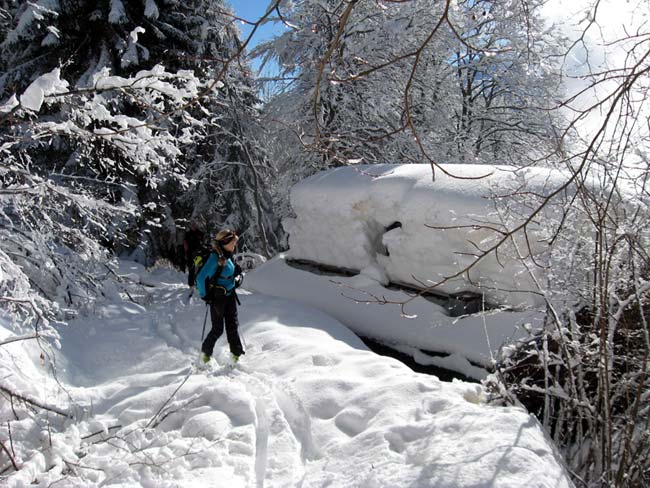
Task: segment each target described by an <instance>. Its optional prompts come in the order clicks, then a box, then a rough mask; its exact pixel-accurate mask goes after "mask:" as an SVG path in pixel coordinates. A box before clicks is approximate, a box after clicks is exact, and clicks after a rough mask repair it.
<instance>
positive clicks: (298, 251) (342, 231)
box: [283, 165, 571, 307]
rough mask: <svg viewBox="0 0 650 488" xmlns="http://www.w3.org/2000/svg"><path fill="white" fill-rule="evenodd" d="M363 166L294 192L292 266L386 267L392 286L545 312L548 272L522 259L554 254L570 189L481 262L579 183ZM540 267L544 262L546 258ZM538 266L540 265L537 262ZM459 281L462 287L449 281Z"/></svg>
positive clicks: (288, 224) (496, 170) (470, 169)
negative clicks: (539, 292) (556, 227)
mask: <svg viewBox="0 0 650 488" xmlns="http://www.w3.org/2000/svg"><path fill="white" fill-rule="evenodd" d="M443 168H444V170H445V171H447V172H448V173H450V174H452V175H454V177H452V176H450V175H449V174H445V173H444V172H443V171H441V170H439V169H438V170H436V172H435V178H434V177H433V174H432V170H431V167H430V166H428V165H373V166H368V165H359V166H354V167H342V168H336V169H332V170H329V171H324V172H321V173H318V174H316V175H314V176H311V177H309V178H307V179H305V180H303V181H301V182H299V183H298V184H296V185H295V186H294V187H293V188H292V190H291V206H292V208H293V210H294V212H295V215H296V217H295V218H290V219H286V220H285V221H284V222H283V225H284V227H285V229H286V230H287V232H288V233H289V248H290V249H289V252H288V254H287V257H288V258H289V259H299V260H308V261H313V262H316V263H321V264H325V265H331V266H336V267H340V268H347V269H350V270H355V271H360V270H363V269H377V268H378V269H379V271H380V272H381V274H385V275H386V276H387V277H388V279H389V280H390V281H391V282H394V283H403V284H407V285H412V286H416V287H418V288H423V287H427V286H431V285H433V284H436V283H440V282H442V283H441V284H440V285H439V286H437V287H436V289H435V291H437V292H441V293H447V294H449V293H456V292H461V291H462V292H465V291H470V292H480V293H483V294H484V295H485V296H486V298H487V299H488V300H489V301H491V302H493V303H496V304H501V305H509V306H512V307H519V306H526V305H536V304H539V300H540V299H539V297H537V298H536V295H535V294H533V293H529V292H528V290H531V291H536V288H535V282H534V278H540V277H541V276H540V275H541V268H539V267H537V266H535V265H532V266H528V267H526V266H524V264H523V262H522V261H521V260H520V259H517V256H518V255H519V254H521V255H526V254H527V253H528V250H529V248H530V249H531V250H532V251H533V253H536V254H540V253H542V252H543V251H544V250H545V246H546V244H545V242H544V239H545V238H548V236H549V235H550V234H551V232H552V229H553V225H552V224H553V223H554V222H556V221H559V219H560V218H561V215H562V206H561V204H562V202H563V201H565V200H566V198H569V197H570V196H571V194H570V191H571V187H570V186H569V190H568V191H567V190H564V189H562V191H560V192H559V193H558V195H557V196H556V197H555V198H554V199H553V204H552V205H548V206H547V207H546V208H545V209H544V211H543V212H540V213H539V214H538V215H537V216H536V219H535V220H534V222H532V223H531V224H530V225H528V226H527V227H526V230H527V231H528V239H526V236H525V235H524V234H523V233H519V234H517V238H516V239H515V240H514V241H507V242H506V243H505V245H504V246H503V247H501V248H500V249H499V253H498V257H497V255H496V254H494V253H491V254H489V255H488V256H486V257H484V258H483V259H481V260H480V262H478V263H476V265H474V266H473V267H471V269H469V272H468V273H464V274H461V275H459V276H455V275H456V274H457V273H459V272H460V271H462V270H463V269H465V268H467V267H468V266H470V265H472V263H473V262H474V261H475V260H476V259H477V257H476V256H477V254H480V251H479V249H482V250H487V249H489V248H490V247H492V246H493V245H495V244H496V243H497V242H498V241H499V240H500V239H502V238H503V234H502V231H504V230H506V229H513V228H516V227H517V226H519V225H521V223H523V222H524V218H525V217H526V216H528V215H530V213H531V212H532V210H533V209H534V208H535V207H536V205H537V203H538V202H539V201H540V199H541V198H543V197H544V196H546V195H550V194H551V193H555V192H556V191H557V190H558V189H561V188H562V187H563V185H565V183H566V182H567V180H568V178H569V175H568V174H566V173H562V172H559V171H555V170H550V169H546V168H525V169H518V170H517V169H516V168H514V167H509V166H488V165H443ZM538 258H539V259H544V258H543V257H542V256H538ZM528 264H529V265H530V264H531V263H530V262H528ZM451 276H454V278H452V279H448V277H451Z"/></svg>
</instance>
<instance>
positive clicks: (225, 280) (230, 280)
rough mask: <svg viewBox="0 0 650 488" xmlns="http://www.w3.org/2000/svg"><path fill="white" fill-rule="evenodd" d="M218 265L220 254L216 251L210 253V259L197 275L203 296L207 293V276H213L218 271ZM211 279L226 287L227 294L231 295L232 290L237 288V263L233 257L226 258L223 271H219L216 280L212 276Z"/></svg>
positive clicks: (197, 284)
mask: <svg viewBox="0 0 650 488" xmlns="http://www.w3.org/2000/svg"><path fill="white" fill-rule="evenodd" d="M218 266H219V256H218V255H217V253H216V252H212V253H210V257H209V258H208V261H207V262H206V263H205V265H204V266H203V267H202V268H201V271H199V274H198V275H197V276H196V287H197V288H198V289H199V295H201V298H203V297H205V295H206V293H207V290H206V287H205V280H206V278H212V277H213V275H214V274H215V273H216V272H217V267H218ZM211 281H212V283H214V284H216V285H217V286H223V287H224V288H225V289H226V294H227V295H230V294H231V293H232V291H233V290H234V289H235V265H234V263H233V262H232V259H230V258H228V259H226V262H225V264H224V265H223V267H222V268H221V273H219V277H218V278H217V279H216V280H215V279H214V278H212V280H211Z"/></svg>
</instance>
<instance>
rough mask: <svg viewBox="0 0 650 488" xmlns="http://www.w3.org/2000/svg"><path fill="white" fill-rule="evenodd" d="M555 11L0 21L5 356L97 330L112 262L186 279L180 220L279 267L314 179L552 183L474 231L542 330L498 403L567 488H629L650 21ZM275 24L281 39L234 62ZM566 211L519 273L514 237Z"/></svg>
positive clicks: (465, 7) (34, 7)
mask: <svg viewBox="0 0 650 488" xmlns="http://www.w3.org/2000/svg"><path fill="white" fill-rule="evenodd" d="M567 8H569V7H566V6H564V7H563V9H558V8H557V3H555V4H553V3H551V2H545V1H543V0H508V1H498V2H495V1H488V0H444V1H439V0H412V1H397V0H393V1H391V0H384V1H380V0H377V1H369V0H368V1H360V0H341V1H338V0H301V1H293V2H290V1H286V0H275V1H272V2H269V3H268V5H267V8H266V10H265V11H264V13H263V14H262V15H260V17H259V18H258V19H242V18H239V17H238V16H237V15H236V14H235V13H233V11H232V9H231V8H230V6H229V5H228V4H227V3H226V2H223V1H221V0H192V1H186V2H176V1H172V0H166V1H156V0H101V1H83V0H82V1H74V2H69V1H65V0H38V1H34V2H26V1H12V0H2V1H0V154H1V158H0V181H1V182H2V186H1V188H0V208H1V215H0V235H1V242H2V245H1V247H0V265H1V269H2V275H1V277H0V303H1V304H2V313H3V314H7V315H8V316H10V317H11V318H12V320H13V323H14V324H15V325H14V326H15V330H16V333H17V334H36V335H38V334H44V333H47V330H48V324H51V323H54V322H56V321H58V320H64V319H66V318H70V317H73V316H76V315H77V314H80V313H87V312H89V311H91V310H92V308H93V304H94V303H95V300H96V299H97V297H98V296H101V294H102V288H103V284H102V280H103V279H106V278H105V277H106V275H107V269H108V270H110V267H109V266H108V263H109V262H110V260H111V259H113V258H114V257H115V256H129V257H130V258H132V259H136V260H138V261H140V262H141V263H143V264H145V265H147V266H150V265H153V264H154V263H155V262H156V261H157V260H160V259H168V260H170V261H172V262H176V263H180V262H181V261H180V257H179V246H180V244H181V240H182V236H183V232H184V231H185V230H186V229H187V226H188V224H189V222H190V221H192V220H196V221H197V222H199V223H200V224H201V225H202V226H204V227H205V228H206V229H216V228H219V227H223V226H230V227H233V228H235V229H237V230H238V231H239V232H240V233H241V235H242V245H243V246H244V249H246V250H250V251H254V252H257V253H260V254H262V255H265V256H267V257H270V256H273V255H274V254H275V253H277V252H278V251H280V250H282V249H285V248H286V246H287V240H286V239H287V236H286V234H285V233H284V231H283V229H282V226H281V220H282V218H283V217H285V216H290V213H291V212H290V207H289V202H288V189H289V188H290V187H291V185H292V184H293V183H295V182H297V181H299V180H300V179H302V178H304V177H305V176H308V175H311V174H314V173H315V172H317V171H319V170H321V169H327V168H332V167H337V166H341V165H355V164H358V163H360V162H363V163H370V164H375V163H396V162H399V163H412V164H427V165H430V167H431V172H432V178H435V175H436V174H437V173H439V172H440V171H446V170H443V168H441V166H439V165H440V164H441V163H451V164H453V163H478V164H485V165H493V164H507V165H512V166H514V167H517V168H521V167H527V166H531V165H536V166H544V167H551V168H557V169H559V170H561V171H563V172H566V174H567V175H568V176H567V178H566V183H565V185H563V187H562V188H561V189H558V190H557V191H554V192H552V193H551V194H543V195H540V194H534V193H530V192H527V191H526V188H525V182H522V188H521V190H520V191H517V192H513V193H512V194H510V195H501V196H499V202H500V205H503V208H504V209H507V208H508V204H509V202H514V201H521V200H522V199H525V200H526V202H527V206H528V209H529V211H528V213H527V214H526V215H524V216H523V217H524V219H523V223H521V222H520V223H518V224H517V225H511V224H512V221H509V220H508V216H507V212H506V213H504V214H503V215H504V218H503V220H502V221H500V222H486V223H483V224H480V225H479V227H481V228H482V230H487V231H490V232H492V233H493V236H492V237H493V238H492V239H491V240H490V241H489V242H483V243H479V244H478V245H477V248H476V253H475V258H476V260H477V261H480V260H482V259H486V258H488V257H490V256H494V255H498V254H499V253H500V252H510V253H512V252H513V249H515V251H516V254H517V258H518V259H521V260H522V262H524V263H525V265H526V266H530V267H531V268H535V267H544V268H547V270H548V273H547V274H546V276H547V277H548V278H547V282H544V283H539V284H538V289H537V290H536V291H535V292H536V293H538V294H539V295H540V296H542V297H543V298H544V300H545V301H546V303H547V316H548V319H547V322H548V323H547V327H546V328H545V329H544V330H543V331H542V332H541V333H540V334H538V335H536V336H535V337H533V338H531V339H530V340H529V341H528V342H526V343H522V344H520V345H519V346H518V347H516V348H514V349H512V350H509V354H508V355H507V356H504V357H502V358H500V360H499V362H498V364H495V371H496V373H497V377H498V378H499V381H498V382H497V384H495V392H496V393H495V394H496V396H498V397H499V398H500V399H501V401H504V402H521V403H524V404H525V405H526V406H527V407H528V408H529V409H531V411H534V412H535V413H536V414H537V415H538V416H539V418H540V420H541V421H542V423H543V425H544V426H545V427H546V428H547V430H548V432H549V434H550V435H551V437H552V438H553V439H554V441H555V442H556V444H557V445H558V446H559V447H560V448H561V449H562V452H563V453H564V455H565V458H566V460H567V464H568V466H569V468H570V470H571V472H572V473H573V475H574V477H575V480H576V482H582V483H584V484H586V485H589V484H592V485H593V484H594V483H600V484H603V485H607V486H609V485H617V486H626V485H627V486H641V484H642V483H644V482H647V481H648V477H649V476H650V475H649V469H650V468H649V465H648V459H650V434H649V432H650V412H649V407H648V405H650V401H648V400H649V398H650V394H649V388H648V364H649V360H648V358H649V352H650V334H649V329H648V289H649V288H650V281H649V279H648V278H649V273H650V266H649V265H650V260H649V256H648V254H647V249H648V237H649V236H648V228H649V227H648V216H649V213H648V201H649V200H648V187H647V179H648V174H649V159H648V149H649V147H650V144H649V142H650V112H649V111H648V107H647V104H648V90H649V88H650V83H649V81H650V78H649V76H648V74H649V72H650V24H649V22H650V6H649V5H648V4H647V2H643V1H639V2H626V3H625V5H619V4H618V3H616V2H602V1H598V0H596V1H593V2H586V3H584V4H582V3H580V4H575V5H573V6H572V7H570V8H571V11H570V12H569V11H566V10H565V9H567ZM560 20H562V21H563V22H560ZM613 20H616V21H618V22H615V23H612V21H613ZM242 22H245V23H247V24H248V25H249V26H250V34H249V35H248V36H246V35H242V33H241V31H240V29H239V28H238V26H239V25H241V23H242ZM269 22H274V23H280V24H281V25H282V26H283V28H282V29H281V32H280V34H279V35H278V36H277V37H275V38H273V39H271V40H269V41H267V42H263V43H261V44H259V45H257V46H255V47H254V48H253V49H252V50H251V49H249V43H250V40H251V36H253V35H254V34H255V32H256V29H258V28H260V26H262V25H264V24H266V23H269ZM252 58H256V59H258V61H257V62H259V63H260V66H261V68H262V71H261V72H262V73H264V75H263V76H259V75H258V72H256V71H255V70H253V69H252V67H251V59H252ZM270 63H272V64H270ZM271 65H272V66H274V67H273V69H271V70H269V69H268V68H267V69H266V71H265V67H267V66H271ZM587 181H588V182H589V184H586V183H585V182H587ZM565 190H570V192H571V195H572V197H571V198H570V199H568V200H567V201H565V202H563V204H562V206H561V207H562V218H561V219H559V221H558V222H559V223H557V224H555V223H553V224H549V225H548V227H547V228H546V234H545V236H544V239H543V242H544V249H543V250H542V251H539V250H537V249H536V250H535V252H532V249H531V247H530V246H529V245H527V239H528V233H527V231H528V228H529V226H530V225H532V224H533V223H535V224H538V223H539V219H540V218H541V216H542V215H543V210H544V209H545V208H546V207H547V206H548V205H550V204H553V203H555V198H556V197H558V195H560V194H564V192H565ZM519 217H521V216H519ZM577 219H578V220H580V221H581V222H584V221H587V222H589V225H590V228H589V232H586V233H585V232H584V229H582V230H581V232H579V233H578V232H577V231H576V229H577V227H576V226H575V225H573V224H574V223H575V222H576V220H577ZM557 256H562V257H563V260H562V263H563V266H561V267H551V264H550V263H556V262H559V260H558V259H556V258H557ZM585 263H588V264H586V265H585ZM576 267H580V268H581V269H584V268H585V267H586V268H587V271H588V272H587V274H586V276H587V278H584V277H583V274H582V273H579V274H577V273H574V271H575V268H576ZM468 268H471V266H470V267H468ZM464 271H467V272H469V269H467V270H464ZM108 274H109V275H110V272H109V273H108ZM578 275H579V276H580V278H578V277H577V276H578ZM567 291H570V293H567ZM524 378H526V381H523V380H524ZM531 378H533V380H530V379H531ZM529 380H530V381H529Z"/></svg>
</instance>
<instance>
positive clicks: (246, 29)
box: [229, 0, 283, 50]
mask: <svg viewBox="0 0 650 488" xmlns="http://www.w3.org/2000/svg"><path fill="white" fill-rule="evenodd" d="M229 3H230V5H231V6H232V7H233V9H234V10H235V13H236V14H237V16H239V17H242V18H244V19H246V20H250V21H256V20H258V19H259V18H260V17H261V16H262V15H264V13H265V12H266V9H267V7H268V6H269V5H270V3H271V2H270V0H230V1H229ZM239 28H240V30H241V31H242V39H245V38H246V36H248V34H249V33H250V31H251V29H252V27H251V26H250V25H248V24H239ZM282 30H283V26H282V24H281V23H279V22H272V23H267V24H264V25H262V26H260V27H259V28H258V29H257V31H256V32H255V36H253V39H251V43H250V44H249V45H248V48H249V50H250V49H251V48H252V47H254V46H255V45H256V44H258V43H259V42H261V41H264V40H266V39H269V38H270V37H273V36H274V35H277V34H279V33H280V32H281V31H282Z"/></svg>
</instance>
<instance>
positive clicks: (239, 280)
mask: <svg viewBox="0 0 650 488" xmlns="http://www.w3.org/2000/svg"><path fill="white" fill-rule="evenodd" d="M243 282H244V273H239V274H236V275H235V288H239V287H240V286H241V285H242V283H243Z"/></svg>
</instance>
